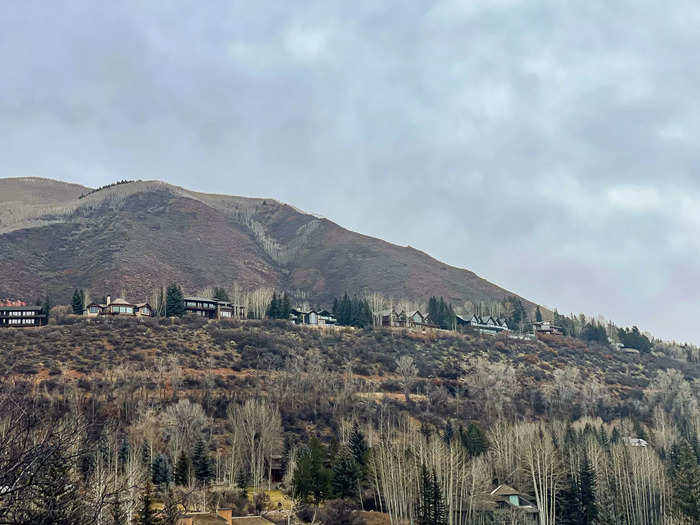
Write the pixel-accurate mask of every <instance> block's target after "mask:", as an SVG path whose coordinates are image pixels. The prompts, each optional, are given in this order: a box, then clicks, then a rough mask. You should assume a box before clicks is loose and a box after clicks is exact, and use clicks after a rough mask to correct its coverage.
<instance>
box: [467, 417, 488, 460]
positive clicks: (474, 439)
mask: <svg viewBox="0 0 700 525" xmlns="http://www.w3.org/2000/svg"><path fill="white" fill-rule="evenodd" d="M461 438H462V445H464V448H466V449H467V453H468V454H469V455H470V456H471V457H473V458H475V457H477V456H480V455H481V454H483V453H484V452H486V451H487V450H488V448H489V442H488V438H487V437H486V434H485V433H484V431H483V430H481V427H479V425H477V424H475V423H469V426H468V427H467V431H466V432H464V433H463V434H462V436H461Z"/></svg>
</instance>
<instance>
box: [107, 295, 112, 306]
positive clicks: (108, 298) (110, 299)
mask: <svg viewBox="0 0 700 525" xmlns="http://www.w3.org/2000/svg"><path fill="white" fill-rule="evenodd" d="M111 302H112V298H111V297H110V296H109V295H108V296H107V306H109V304H110V303H111Z"/></svg>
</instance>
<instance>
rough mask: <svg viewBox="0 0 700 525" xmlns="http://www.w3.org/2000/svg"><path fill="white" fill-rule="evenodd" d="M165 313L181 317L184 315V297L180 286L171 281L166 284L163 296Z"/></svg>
mask: <svg viewBox="0 0 700 525" xmlns="http://www.w3.org/2000/svg"><path fill="white" fill-rule="evenodd" d="M165 315H166V316H168V317H182V316H183V315H185V297H184V295H183V293H182V288H180V287H179V286H178V285H177V284H175V283H173V284H171V285H170V286H168V290H167V292H166V298H165Z"/></svg>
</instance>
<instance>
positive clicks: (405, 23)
mask: <svg viewBox="0 0 700 525" xmlns="http://www.w3.org/2000/svg"><path fill="white" fill-rule="evenodd" d="M161 4H162V5H161ZM107 6H109V7H107ZM698 27H700V4H699V3H698V2H697V1H694V0H689V1H682V0H678V1H675V2H664V3H661V2H658V1H655V2H647V1H644V0H630V1H620V0H618V1H616V2H610V1H608V0H602V1H597V0H582V1H580V2H562V1H560V0H552V1H550V2H538V1H534V0H527V1H512V0H488V1H486V0H483V1H479V0H462V1H438V2H428V1H425V0H419V1H407V0H402V1H396V2H382V1H380V0H369V1H358V0H353V1H352V2H349V1H338V2H335V1H331V0H320V1H317V2H302V1H299V2H290V1H284V0H281V1H261V0H256V1H232V0H226V1H221V2H216V1H207V2H201V1H190V2H162V3H161V2H155V1H148V2H145V1H141V2H129V1H123V2H113V3H112V2H110V3H104V2H95V1H93V0H85V1H82V0H70V1H66V2H61V1H51V2H46V1H43V0H42V1H37V2H32V1H28V0H22V1H18V2H9V1H8V2H3V4H2V8H1V9H0V159H1V160H0V176H30V175H33V176H42V177H51V178H58V179H63V180H69V181H75V182H79V183H82V184H86V185H90V186H98V185H102V184H105V183H109V182H112V181H114V180H115V179H123V178H127V179H139V178H141V179H162V180H166V181H168V182H171V183H174V184H178V185H182V186H185V187H188V188H191V189H196V190H201V191H207V192H218V193H229V194H236V195H245V196H263V197H274V198H276V199H279V200H281V201H284V202H288V203H290V204H293V205H295V206H297V207H299V208H302V209H304V210H306V211H309V212H313V213H316V214H319V215H323V216H326V217H328V218H330V219H332V220H334V221H335V222H337V223H339V224H340V225H342V226H345V227H347V228H349V229H352V230H355V231H359V232H362V233H366V234H370V235H374V236H377V237H381V238H383V239H386V240H389V241H392V242H395V243H398V244H401V245H411V246H413V247H416V248H419V249H421V250H424V251H426V252H428V253H429V254H431V255H433V256H435V257H437V258H439V259H442V260H444V261H446V262H448V263H450V264H453V265H455V266H459V267H464V268H468V269H471V270H473V271H475V272H477V273H478V274H479V275H481V276H483V277H486V278H487V279H489V280H491V281H493V282H495V283H497V284H499V285H502V286H505V287H506V288H509V289H511V290H513V291H515V292H517V293H520V294H522V295H524V296H525V297H528V298H529V299H531V300H533V301H536V302H539V303H541V304H544V305H547V306H550V307H557V308H558V309H559V310H560V311H564V312H585V313H587V314H602V315H605V316H606V317H608V318H610V319H612V320H614V321H615V322H617V323H621V324H629V325H631V324H633V323H634V324H637V325H639V326H640V328H642V329H646V330H650V331H652V332H653V333H654V334H657V335H659V336H663V337H665V338H673V339H677V340H690V341H693V342H695V343H700V321H699V319H700V315H699V314H700V287H699V284H700V257H699V255H700V253H699V252H700V235H698V233H700V178H699V177H700V173H699V170H698V167H699V166H700V164H699V162H698V161H699V160H700V149H699V148H698V139H700V105H699V104H700V103H699V97H700V67H698V64H700V31H698Z"/></svg>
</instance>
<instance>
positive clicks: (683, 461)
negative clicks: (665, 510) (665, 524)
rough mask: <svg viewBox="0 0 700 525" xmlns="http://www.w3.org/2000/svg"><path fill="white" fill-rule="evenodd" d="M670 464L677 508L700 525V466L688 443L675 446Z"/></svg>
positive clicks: (684, 442)
mask: <svg viewBox="0 0 700 525" xmlns="http://www.w3.org/2000/svg"><path fill="white" fill-rule="evenodd" d="M669 463H670V468H669V474H670V476H669V477H670V478H671V484H672V486H673V491H672V494H673V496H672V497H673V501H674V503H675V507H676V508H677V509H678V512H679V513H680V514H682V515H683V516H685V517H686V518H689V519H690V520H691V521H692V522H693V523H700V465H698V460H697V457H696V456H695V453H694V451H693V449H692V447H691V446H690V445H689V444H688V442H687V441H683V442H682V443H680V444H676V445H674V447H673V448H672V449H671V453H670V461H669Z"/></svg>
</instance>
